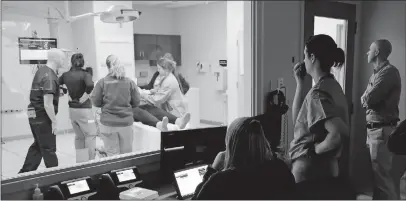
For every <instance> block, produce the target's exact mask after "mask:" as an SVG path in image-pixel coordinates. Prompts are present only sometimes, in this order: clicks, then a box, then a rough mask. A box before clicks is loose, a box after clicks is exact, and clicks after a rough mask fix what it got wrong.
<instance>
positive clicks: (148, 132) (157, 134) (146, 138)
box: [94, 88, 200, 152]
mask: <svg viewBox="0 0 406 201" xmlns="http://www.w3.org/2000/svg"><path fill="white" fill-rule="evenodd" d="M199 100H200V98H199V89H198V88H190V89H189V91H188V92H187V93H186V94H185V101H186V103H187V107H188V110H189V112H190V116H191V118H190V121H189V123H188V124H187V125H186V127H185V129H191V128H198V127H199V125H200V103H199ZM94 111H95V114H96V115H95V117H96V121H97V122H100V121H99V120H100V119H99V115H97V113H99V112H100V109H98V108H94ZM133 132H134V140H133V152H149V151H157V150H159V149H160V147H161V131H160V130H159V129H158V128H156V127H152V126H148V125H145V124H143V123H141V122H134V123H133ZM99 142H101V143H102V141H101V140H98V143H99ZM102 146H103V145H98V147H102Z"/></svg>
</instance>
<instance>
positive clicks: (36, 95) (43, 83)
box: [28, 65, 59, 116]
mask: <svg viewBox="0 0 406 201" xmlns="http://www.w3.org/2000/svg"><path fill="white" fill-rule="evenodd" d="M46 94H53V95H54V100H53V105H54V109H55V114H57V113H58V103H59V81H58V76H57V75H56V73H55V72H54V70H52V69H51V68H49V67H48V66H46V65H42V66H40V67H39V69H38V70H37V72H36V73H35V75H34V79H33V80H32V85H31V92H30V104H29V105H28V108H34V109H35V113H36V115H37V116H47V113H46V111H45V107H44V95H46Z"/></svg>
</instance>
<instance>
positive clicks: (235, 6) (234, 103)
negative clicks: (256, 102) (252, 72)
mask: <svg viewBox="0 0 406 201" xmlns="http://www.w3.org/2000/svg"><path fill="white" fill-rule="evenodd" d="M244 31H245V30H244V2H242V1H229V2H227V59H228V61H227V74H228V75H229V76H228V79H227V85H228V88H227V93H226V94H227V108H228V112H227V114H228V115H227V124H231V122H232V121H233V120H234V119H236V118H237V117H240V116H242V115H241V113H240V110H243V108H240V107H242V106H243V103H244V80H241V79H240V74H241V72H240V69H239V68H240V66H239V65H244V64H240V62H239V59H240V57H239V54H240V53H241V52H239V51H240V50H239V44H238V43H237V40H239V39H240V38H239V36H240V35H243V34H244ZM238 42H240V43H242V44H241V45H244V43H243V41H238ZM239 92H240V94H239ZM241 92H242V93H241Z"/></svg>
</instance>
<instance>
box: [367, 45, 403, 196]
mask: <svg viewBox="0 0 406 201" xmlns="http://www.w3.org/2000/svg"><path fill="white" fill-rule="evenodd" d="M391 52H392V45H391V43H390V42H389V41H388V40H385V39H381V40H377V41H375V42H373V43H372V44H371V46H370V48H369V51H368V53H367V55H368V63H370V64H372V65H373V66H374V73H373V74H372V76H371V78H370V79H369V83H368V86H367V89H366V90H365V92H364V94H363V95H362V97H361V105H362V107H363V108H365V109H366V122H367V145H368V147H369V152H370V155H371V161H372V170H373V173H374V185H373V186H374V199H379V200H396V199H399V185H395V182H394V180H393V177H392V176H391V169H392V160H393V154H392V153H391V152H390V151H389V150H388V148H387V146H386V142H387V140H388V137H389V135H390V134H391V133H392V131H393V130H394V129H395V127H396V125H397V122H398V121H399V99H400V92H401V87H402V86H401V79H400V74H399V71H398V69H397V68H396V67H395V66H393V65H391V64H390V63H389V61H388V57H389V55H390V54H391ZM399 180H400V178H399ZM396 183H399V182H396Z"/></svg>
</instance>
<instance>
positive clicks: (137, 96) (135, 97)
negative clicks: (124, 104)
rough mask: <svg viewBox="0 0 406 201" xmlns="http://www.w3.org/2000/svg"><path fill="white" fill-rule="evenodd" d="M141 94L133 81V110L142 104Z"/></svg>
mask: <svg viewBox="0 0 406 201" xmlns="http://www.w3.org/2000/svg"><path fill="white" fill-rule="evenodd" d="M140 96H141V95H140V92H139V91H138V87H137V85H136V84H135V82H134V81H132V80H131V106H132V107H133V108H135V107H138V105H140V102H141V97H140Z"/></svg>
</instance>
